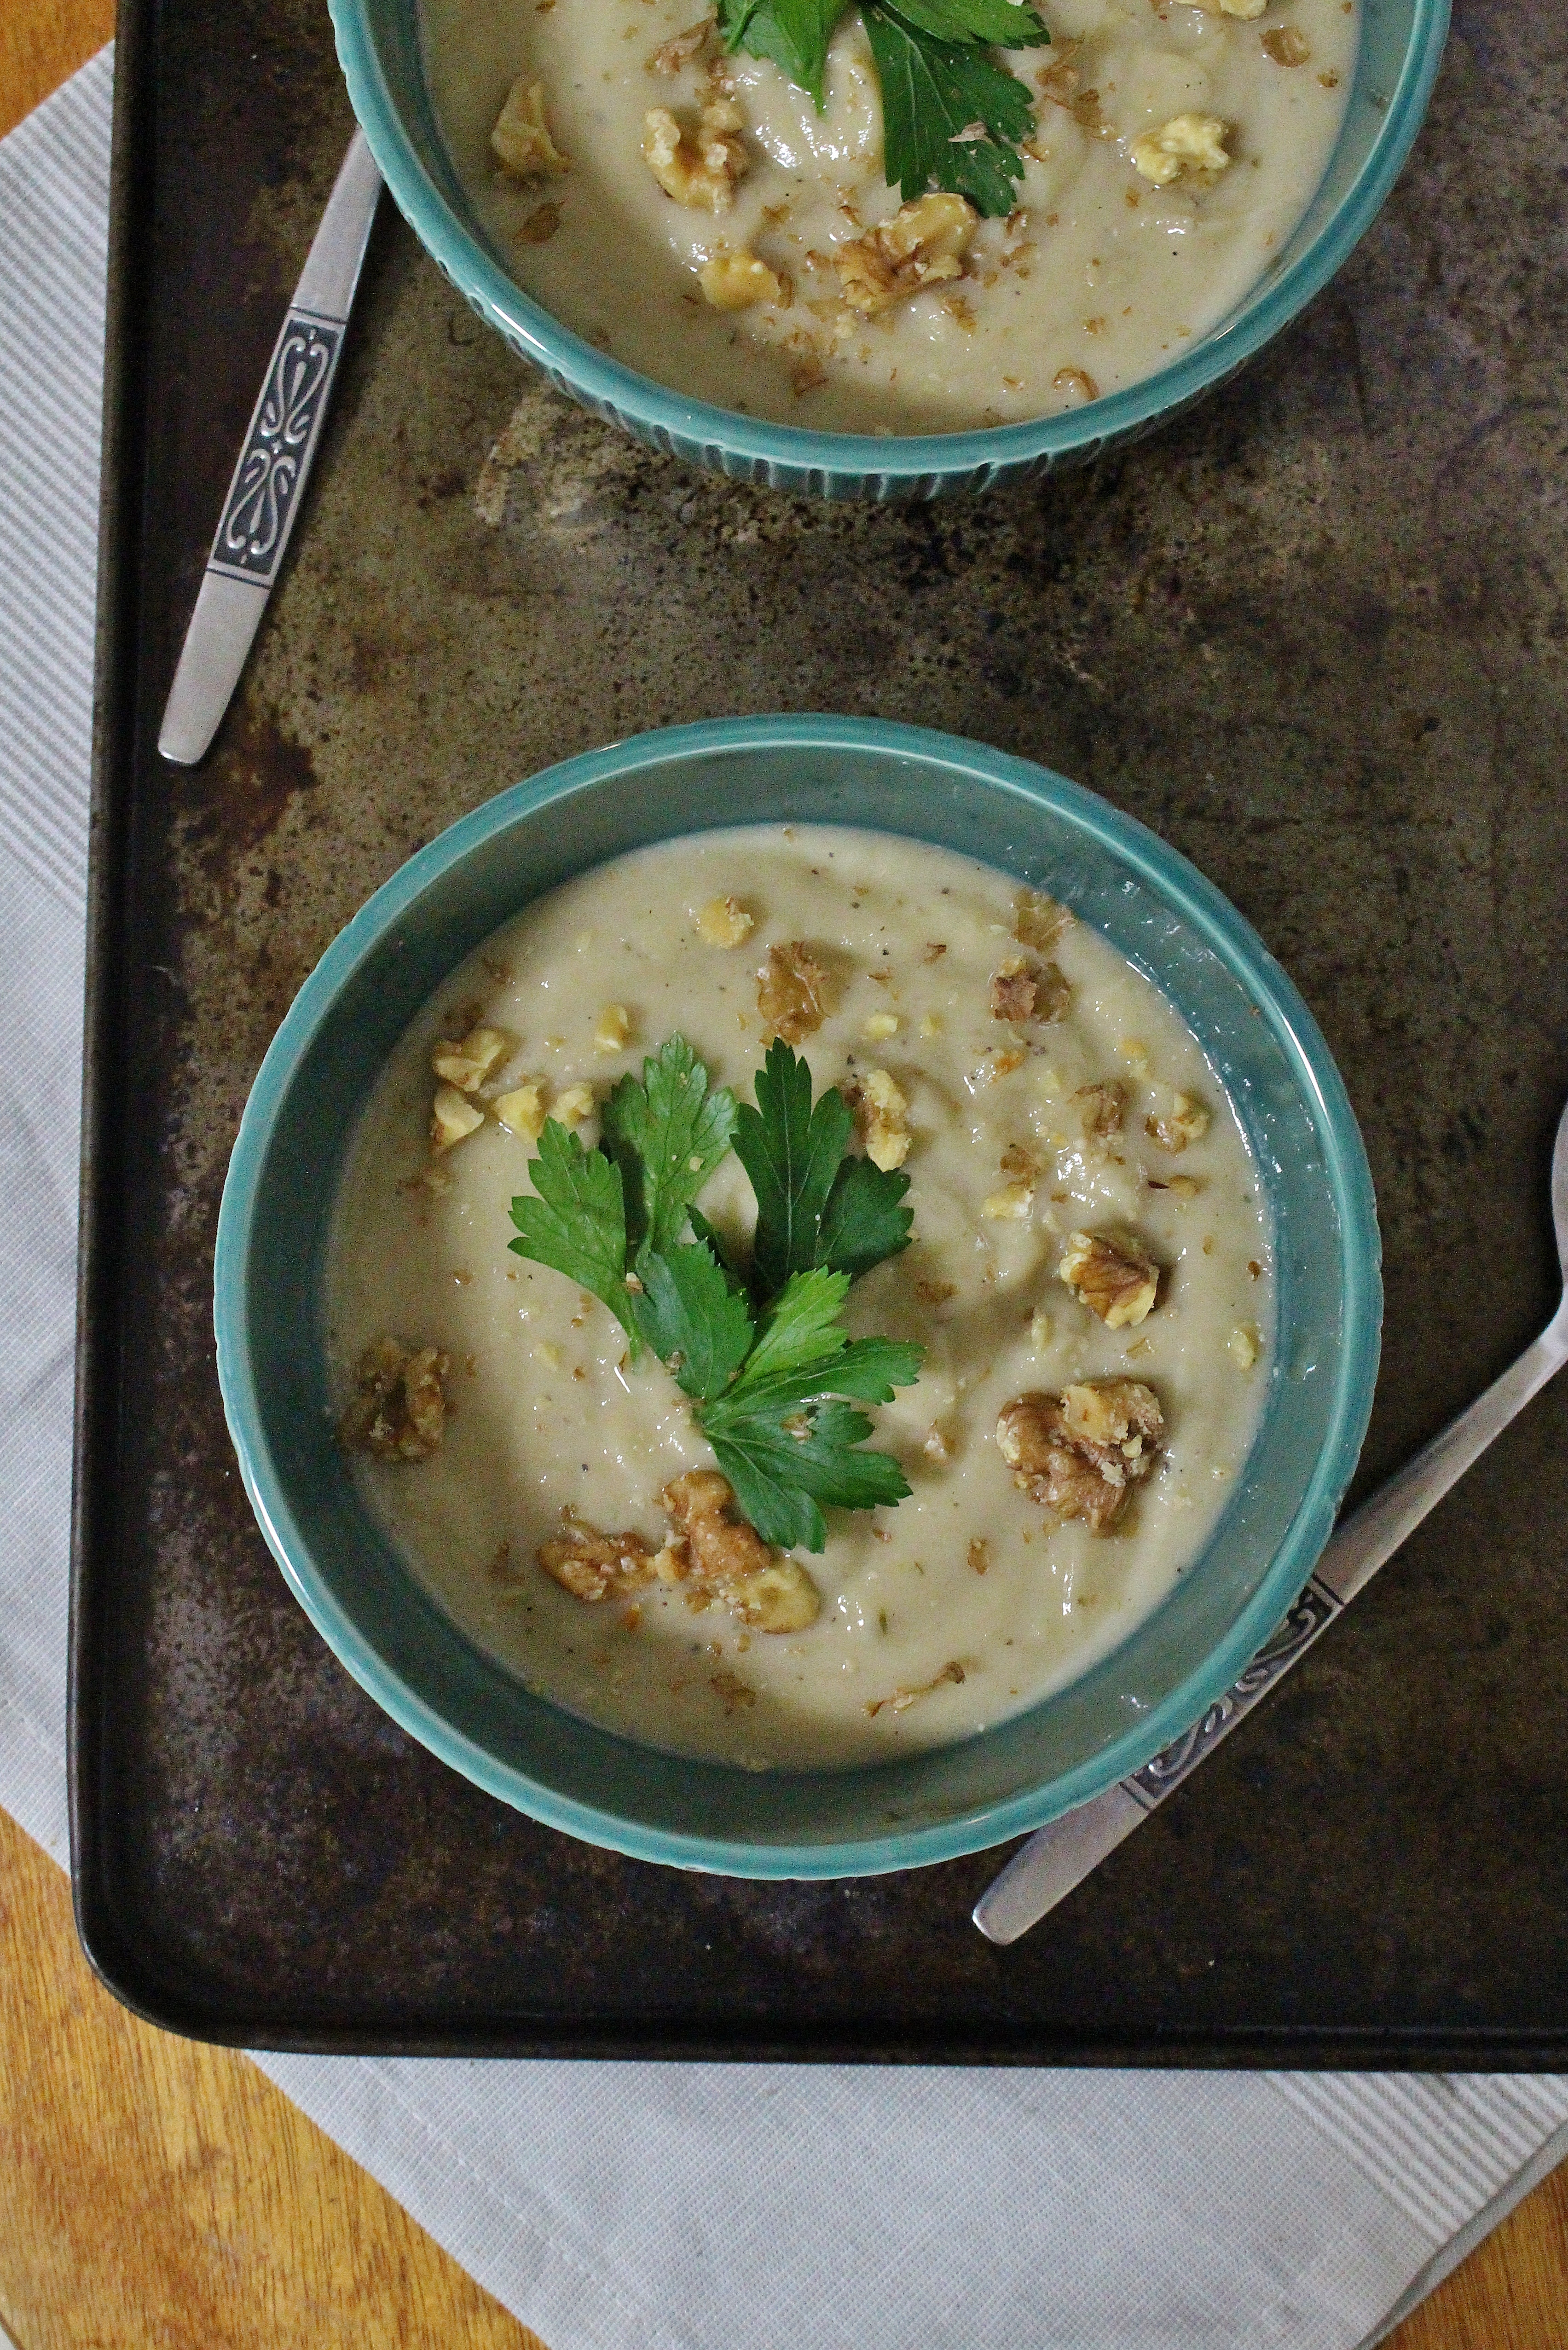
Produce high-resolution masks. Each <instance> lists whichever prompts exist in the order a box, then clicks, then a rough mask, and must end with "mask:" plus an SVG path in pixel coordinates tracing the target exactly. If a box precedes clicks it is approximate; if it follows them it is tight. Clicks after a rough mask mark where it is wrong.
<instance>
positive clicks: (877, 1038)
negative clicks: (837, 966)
mask: <svg viewBox="0 0 1568 2350" xmlns="http://www.w3.org/2000/svg"><path fill="white" fill-rule="evenodd" d="M871 976H872V978H873V979H878V978H880V977H881V973H880V972H872V974H871ZM860 1034H861V1035H862V1036H863V1037H864V1038H865V1040H866V1042H867V1045H885V1044H886V1043H887V1042H888V1037H889V1036H896V1035H898V1014H897V1013H896V1012H873V1013H871V1014H869V1015H868V1016H867V1018H866V1019H865V1020H863V1021H862V1022H861V1024H860Z"/></svg>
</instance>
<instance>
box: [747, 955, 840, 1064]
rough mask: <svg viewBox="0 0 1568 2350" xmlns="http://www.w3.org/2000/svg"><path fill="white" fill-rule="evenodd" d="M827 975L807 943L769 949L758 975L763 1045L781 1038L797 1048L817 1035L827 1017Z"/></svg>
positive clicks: (758, 1005)
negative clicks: (763, 965)
mask: <svg viewBox="0 0 1568 2350" xmlns="http://www.w3.org/2000/svg"><path fill="white" fill-rule="evenodd" d="M826 988H827V973H826V972H825V971H824V969H823V967H822V965H821V964H820V963H819V962H817V960H816V958H815V955H814V954H813V953H812V952H811V950H810V949H809V947H807V946H806V944H805V941H804V940H801V939H795V940H793V941H791V942H790V944H789V945H787V946H782V947H770V948H769V949H768V960H767V963H766V965H765V967H764V968H763V970H762V971H760V972H758V973H757V1010H758V1011H759V1012H760V1013H761V1014H762V1015H763V1044H764V1045H771V1044H772V1042H773V1040H774V1037H775V1036H782V1037H783V1038H784V1043H785V1044H786V1045H798V1044H800V1043H801V1042H802V1041H803V1039H804V1038H805V1037H807V1036H815V1034H816V1032H817V1030H818V1029H819V1028H820V1027H821V1025H822V1024H823V1022H824V1020H825V1019H826V1016H827V1003H826Z"/></svg>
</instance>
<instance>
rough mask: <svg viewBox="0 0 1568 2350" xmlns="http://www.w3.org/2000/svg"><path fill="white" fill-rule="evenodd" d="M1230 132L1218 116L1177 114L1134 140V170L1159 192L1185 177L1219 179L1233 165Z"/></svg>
mask: <svg viewBox="0 0 1568 2350" xmlns="http://www.w3.org/2000/svg"><path fill="white" fill-rule="evenodd" d="M1226 131H1227V126H1226V125H1225V124H1224V123H1223V122H1221V121H1220V119H1219V117H1218V115H1213V114H1173V115H1172V116H1171V118H1170V120H1169V121H1168V123H1166V124H1165V125H1164V126H1163V127H1162V128H1161V129H1160V130H1147V131H1146V132H1145V133H1144V135H1143V137H1142V138H1141V139H1135V140H1133V143H1132V161H1133V169H1134V171H1135V172H1140V173H1141V174H1142V176H1143V177H1144V178H1145V179H1146V180H1152V181H1153V182H1154V184H1155V186H1156V187H1157V188H1168V187H1169V185H1170V183H1171V182H1172V181H1173V180H1179V179H1181V178H1183V177H1187V178H1190V179H1197V180H1205V181H1207V180H1210V179H1218V178H1219V176H1220V172H1224V171H1228V170H1229V169H1230V164H1231V158H1230V156H1229V155H1228V154H1227V153H1226V151H1225V138H1226Z"/></svg>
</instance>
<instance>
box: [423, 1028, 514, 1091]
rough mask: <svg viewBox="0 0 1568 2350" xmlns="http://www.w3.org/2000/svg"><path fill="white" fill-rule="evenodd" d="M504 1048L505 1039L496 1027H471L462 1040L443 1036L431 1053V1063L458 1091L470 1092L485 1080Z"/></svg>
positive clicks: (436, 1071) (438, 1074)
mask: <svg viewBox="0 0 1568 2350" xmlns="http://www.w3.org/2000/svg"><path fill="white" fill-rule="evenodd" d="M505 1050H506V1039H505V1037H504V1035H502V1033H501V1031H500V1029H499V1028H471V1029H470V1030H469V1032H468V1034H467V1035H466V1036H465V1037H464V1038H463V1039H462V1043H461V1044H458V1045H452V1044H448V1043H447V1042H446V1041H445V1040H444V1039H443V1040H442V1041H441V1043H440V1044H439V1045H437V1046H436V1047H435V1050H434V1051H433V1052H432V1053H431V1068H432V1069H433V1070H434V1071H435V1074H436V1076H438V1077H444V1078H445V1079H446V1081H447V1084H448V1085H449V1086H455V1087H457V1089H458V1091H459V1093H464V1094H471V1093H472V1092H473V1091H474V1089H475V1087H478V1086H482V1085H483V1083H484V1080H485V1078H486V1077H487V1076H489V1075H490V1072H491V1071H492V1069H493V1067H494V1066H495V1064H496V1063H497V1061H499V1060H500V1059H501V1057H502V1055H504V1052H505Z"/></svg>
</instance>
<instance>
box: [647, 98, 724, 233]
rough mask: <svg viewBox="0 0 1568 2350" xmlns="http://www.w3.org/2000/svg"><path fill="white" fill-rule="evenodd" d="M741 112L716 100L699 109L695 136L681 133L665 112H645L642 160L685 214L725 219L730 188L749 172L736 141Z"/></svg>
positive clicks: (662, 109) (659, 108) (652, 109)
mask: <svg viewBox="0 0 1568 2350" xmlns="http://www.w3.org/2000/svg"><path fill="white" fill-rule="evenodd" d="M740 128H741V113H740V109H739V108H738V107H736V106H734V105H733V104H732V103H731V101H730V100H729V99H713V100H712V101H711V103H710V104H709V105H707V106H705V107H704V108H703V109H702V114H701V120H700V121H699V123H698V126H697V128H696V130H691V131H688V130H682V129H681V127H680V123H679V122H678V121H677V120H676V119H675V117H674V115H673V114H671V113H670V109H669V108H668V107H665V106H654V107H650V108H649V110H648V112H647V113H646V114H645V115H644V116H643V118H642V158H643V161H644V162H645V163H646V164H647V165H648V168H649V171H650V172H652V174H653V176H654V178H655V179H656V180H657V181H658V182H659V186H660V187H661V188H662V189H663V191H664V192H665V194H666V195H667V196H670V197H672V198H673V200H674V201H675V203H678V204H684V205H685V206H686V207H687V209H688V210H689V211H692V212H709V213H727V212H728V211H729V209H730V206H731V205H732V203H734V201H735V182H737V181H738V180H742V179H743V178H744V177H745V175H746V173H747V172H748V171H749V170H750V169H751V158H750V157H749V156H748V155H747V153H746V151H745V149H744V147H742V144H741V141H740V139H739V137H738V136H737V134H738V132H739V130H740Z"/></svg>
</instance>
